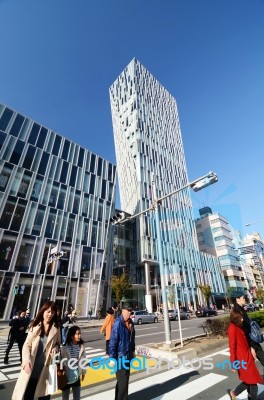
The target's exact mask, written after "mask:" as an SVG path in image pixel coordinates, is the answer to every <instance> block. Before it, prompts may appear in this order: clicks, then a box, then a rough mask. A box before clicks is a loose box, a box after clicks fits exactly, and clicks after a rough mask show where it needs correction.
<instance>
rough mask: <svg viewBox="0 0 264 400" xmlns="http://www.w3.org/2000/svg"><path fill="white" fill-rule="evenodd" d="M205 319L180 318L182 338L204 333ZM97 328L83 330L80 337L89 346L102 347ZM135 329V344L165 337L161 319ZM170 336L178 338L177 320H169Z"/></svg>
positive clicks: (160, 339)
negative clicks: (155, 322)
mask: <svg viewBox="0 0 264 400" xmlns="http://www.w3.org/2000/svg"><path fill="white" fill-rule="evenodd" d="M205 319H206V318H191V319H189V320H182V321H181V328H182V336H183V338H188V337H190V336H195V335H200V334H202V333H204V331H203V329H202V323H203V322H204V321H205ZM99 330H100V328H90V329H89V330H83V332H82V337H83V339H84V340H85V341H86V342H87V344H89V346H93V345H95V344H96V346H98V347H100V348H101V347H104V343H105V341H104V337H103V336H101V335H98V332H99ZM135 330H136V344H137V345H143V344H147V343H159V342H164V339H165V337H164V323H163V321H160V322H158V323H157V324H144V325H135ZM171 338H172V340H180V333H179V322H178V321H171Z"/></svg>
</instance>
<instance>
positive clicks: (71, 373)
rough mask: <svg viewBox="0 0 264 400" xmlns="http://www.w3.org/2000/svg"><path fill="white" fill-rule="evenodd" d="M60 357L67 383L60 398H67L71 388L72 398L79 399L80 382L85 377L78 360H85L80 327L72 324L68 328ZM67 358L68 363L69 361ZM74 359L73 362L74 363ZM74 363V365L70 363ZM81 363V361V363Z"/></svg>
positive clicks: (67, 399) (65, 399)
mask: <svg viewBox="0 0 264 400" xmlns="http://www.w3.org/2000/svg"><path fill="white" fill-rule="evenodd" d="M61 357H62V360H63V366H64V368H65V370H66V375H67V379H68V383H67V385H66V386H64V387H63V388H62V389H61V390H62V400H69V398H70V389H71V388H72V392H73V400H80V398H81V382H80V377H81V379H82V381H83V380H84V377H85V370H83V369H82V368H81V367H80V361H81V360H83V359H85V360H86V353H85V348H84V345H83V340H82V337H81V329H80V328H79V327H78V326H77V325H74V326H72V327H71V328H69V331H68V333H67V338H66V345H65V346H63V347H62V350H61ZM69 360H71V361H70V363H69ZM74 360H75V363H74ZM73 364H75V366H74V367H72V365H73ZM81 364H83V362H82V363H81Z"/></svg>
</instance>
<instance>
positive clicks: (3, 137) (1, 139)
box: [0, 132, 6, 150]
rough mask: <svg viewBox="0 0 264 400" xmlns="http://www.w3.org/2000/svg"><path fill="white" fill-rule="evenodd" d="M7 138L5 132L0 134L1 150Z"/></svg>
mask: <svg viewBox="0 0 264 400" xmlns="http://www.w3.org/2000/svg"><path fill="white" fill-rule="evenodd" d="M5 138H6V134H5V133H4V132H0V150H1V148H2V146H3V144H4V141H5Z"/></svg>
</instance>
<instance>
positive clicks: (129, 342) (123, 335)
mask: <svg viewBox="0 0 264 400" xmlns="http://www.w3.org/2000/svg"><path fill="white" fill-rule="evenodd" d="M131 312H132V308H130V307H124V308H123V309H122V314H121V315H120V317H118V318H117V319H116V321H115V323H114V326H113V330H112V333H111V338H110V343H109V357H110V358H114V359H115V360H116V363H117V370H116V380H117V382H116V389H115V400H127V398H128V383H129V375H130V361H131V360H132V358H133V357H134V351H135V328H134V324H133V321H132V320H131V318H130V315H131Z"/></svg>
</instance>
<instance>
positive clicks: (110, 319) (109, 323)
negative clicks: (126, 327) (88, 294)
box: [100, 308, 115, 355]
mask: <svg viewBox="0 0 264 400" xmlns="http://www.w3.org/2000/svg"><path fill="white" fill-rule="evenodd" d="M106 312H107V316H106V318H105V320H104V323H103V325H102V327H101V329H100V333H102V334H104V335H105V352H106V354H107V355H109V341H110V337H111V333H112V328H113V325H114V322H115V318H114V311H113V310H112V308H108V309H107V310H106Z"/></svg>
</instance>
